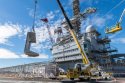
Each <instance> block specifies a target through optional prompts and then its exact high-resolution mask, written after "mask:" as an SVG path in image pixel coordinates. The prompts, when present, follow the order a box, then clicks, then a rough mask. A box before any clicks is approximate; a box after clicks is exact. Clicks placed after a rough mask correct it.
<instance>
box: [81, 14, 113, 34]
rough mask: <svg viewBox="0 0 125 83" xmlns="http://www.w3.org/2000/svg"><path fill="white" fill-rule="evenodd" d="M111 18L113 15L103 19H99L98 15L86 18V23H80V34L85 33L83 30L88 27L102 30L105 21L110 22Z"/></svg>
mask: <svg viewBox="0 0 125 83" xmlns="http://www.w3.org/2000/svg"><path fill="white" fill-rule="evenodd" d="M112 18H113V15H106V16H105V17H101V16H100V15H95V16H92V17H88V18H87V19H85V20H86V21H84V20H83V21H82V23H81V27H82V28H81V32H84V31H85V28H86V27H87V26H88V25H94V26H96V27H98V28H101V29H102V28H103V27H105V25H106V23H107V21H109V20H111V19H112Z"/></svg>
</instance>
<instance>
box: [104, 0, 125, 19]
mask: <svg viewBox="0 0 125 83" xmlns="http://www.w3.org/2000/svg"><path fill="white" fill-rule="evenodd" d="M124 1H125V0H122V1H121V2H119V3H118V4H117V5H116V6H115V7H113V8H112V9H111V10H109V11H108V12H107V13H106V14H105V15H104V16H106V15H107V14H108V13H110V12H111V11H112V10H113V9H115V8H117V7H118V6H120V5H121V4H122V3H123V2H124ZM104 16H103V17H104Z"/></svg>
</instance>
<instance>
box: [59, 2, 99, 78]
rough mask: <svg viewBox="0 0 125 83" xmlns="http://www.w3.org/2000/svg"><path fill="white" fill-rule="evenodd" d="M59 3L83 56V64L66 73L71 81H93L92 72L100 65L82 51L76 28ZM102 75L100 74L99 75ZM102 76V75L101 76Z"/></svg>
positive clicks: (76, 65)
mask: <svg viewBox="0 0 125 83" xmlns="http://www.w3.org/2000/svg"><path fill="white" fill-rule="evenodd" d="M57 3H58V5H59V7H60V9H61V11H62V13H63V15H64V17H65V19H66V22H67V24H68V26H69V28H68V31H69V32H70V34H71V36H72V37H73V39H74V41H75V43H76V45H77V47H78V49H79V51H80V53H81V55H82V63H77V64H75V67H74V69H69V70H68V71H67V72H66V75H67V77H68V78H69V79H71V80H74V79H75V78H79V79H91V77H94V76H95V74H94V75H93V74H92V72H91V70H92V69H95V70H98V68H97V66H98V64H96V63H91V62H90V61H89V59H88V57H87V55H86V53H85V51H84V50H83V49H82V47H81V45H80V43H79V41H78V38H77V36H76V32H75V31H74V28H73V26H72V24H71V23H70V20H69V18H68V17H67V15H66V13H65V10H64V9H63V6H62V4H61V2H60V1H59V0H57ZM83 66H84V67H83ZM99 74H100V73H99ZM100 76H101V75H100Z"/></svg>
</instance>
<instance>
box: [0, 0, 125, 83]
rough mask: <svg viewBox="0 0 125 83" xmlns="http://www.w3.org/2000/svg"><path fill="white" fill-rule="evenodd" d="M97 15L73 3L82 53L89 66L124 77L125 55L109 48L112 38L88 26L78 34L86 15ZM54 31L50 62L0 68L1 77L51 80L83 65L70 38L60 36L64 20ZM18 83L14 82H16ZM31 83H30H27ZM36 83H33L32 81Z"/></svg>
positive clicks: (75, 2) (77, 3) (66, 35)
mask: <svg viewBox="0 0 125 83" xmlns="http://www.w3.org/2000/svg"><path fill="white" fill-rule="evenodd" d="M95 12H96V8H88V9H86V10H85V11H84V12H80V9H79V0H73V14H74V16H73V17H72V18H71V19H70V21H71V23H72V25H73V27H74V30H75V32H76V34H77V38H78V41H79V42H80V44H81V46H82V48H83V50H84V51H85V53H86V55H87V57H88V59H89V60H90V63H98V64H99V66H100V68H101V69H102V70H104V71H106V72H109V73H113V76H114V77H124V76H125V54H118V50H117V48H115V47H112V46H111V39H109V38H108V36H102V35H101V33H100V32H99V31H98V30H97V28H98V27H96V26H94V25H89V26H87V27H86V29H85V32H84V33H81V32H80V30H81V21H85V19H86V18H87V16H88V15H91V14H92V13H95ZM61 25H62V26H63V27H58V28H57V29H56V30H55V33H56V34H57V36H58V37H57V39H56V42H55V43H54V44H53V46H52V49H51V51H52V56H53V61H52V62H46V63H43V62H39V63H30V64H24V65H17V66H12V67H6V68H0V78H9V79H10V78H14V79H16V80H21V79H23V80H39V79H41V80H44V79H48V78H54V77H56V76H57V75H58V72H59V71H66V70H67V69H69V68H73V67H74V64H76V63H82V56H81V54H80V52H79V49H78V47H77V45H76V44H75V42H74V40H73V38H72V36H71V35H70V34H69V33H67V34H63V31H62V28H65V29H66V30H67V28H68V25H67V23H66V22H65V21H63V22H62V24H61ZM16 83H17V82H16ZM29 83H30V82H29ZM34 83H35V82H34Z"/></svg>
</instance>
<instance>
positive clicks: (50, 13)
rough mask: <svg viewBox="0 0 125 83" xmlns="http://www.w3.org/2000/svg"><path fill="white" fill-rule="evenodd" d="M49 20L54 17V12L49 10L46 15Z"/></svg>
mask: <svg viewBox="0 0 125 83" xmlns="http://www.w3.org/2000/svg"><path fill="white" fill-rule="evenodd" d="M46 17H47V18H48V19H49V20H52V19H53V18H54V17H55V14H54V12H52V11H50V12H49V13H48V14H47V16H46Z"/></svg>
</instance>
